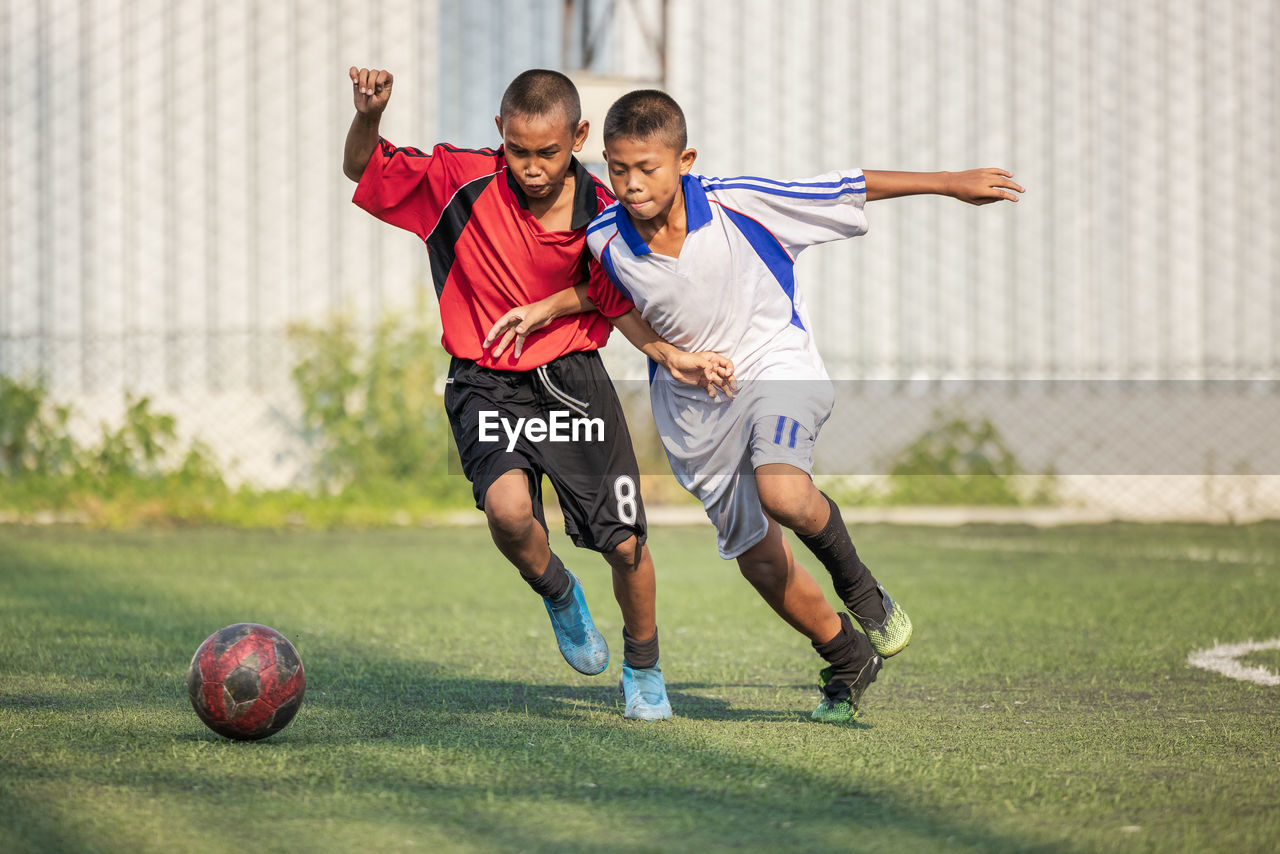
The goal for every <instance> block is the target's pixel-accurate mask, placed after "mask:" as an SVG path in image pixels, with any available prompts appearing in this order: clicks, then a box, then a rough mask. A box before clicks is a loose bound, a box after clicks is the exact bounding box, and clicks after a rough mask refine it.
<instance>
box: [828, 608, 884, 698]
mask: <svg viewBox="0 0 1280 854" xmlns="http://www.w3.org/2000/svg"><path fill="white" fill-rule="evenodd" d="M813 648H814V651H816V652H817V653H818V655H820V656H822V658H823V660H824V661H826V662H827V664H830V665H831V678H830V679H828V680H827V684H826V685H823V686H822V692H823V693H824V694H825V695H826V696H827V697H828V698H830V699H832V700H843V699H844V698H846V697H848V696H849V694H850V693H851V688H850V686H851V685H853V683H854V682H855V681H856V680H857V678H858V674H859V673H861V672H862V668H863V666H864V665H865V664H866V663H867V659H869V658H870V657H871V656H872V655H874V654H875V650H873V649H872V648H871V641H869V640H867V636H866V635H864V634H863V633H862V632H860V631H858V630H857V629H855V628H854V627H853V621H852V620H850V619H849V615H848V614H841V615H840V631H839V632H837V633H836V636H835V637H833V638H832V639H831V640H829V641H827V642H826V643H814V645H813Z"/></svg>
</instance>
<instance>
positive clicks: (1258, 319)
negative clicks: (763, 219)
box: [0, 0, 1280, 518]
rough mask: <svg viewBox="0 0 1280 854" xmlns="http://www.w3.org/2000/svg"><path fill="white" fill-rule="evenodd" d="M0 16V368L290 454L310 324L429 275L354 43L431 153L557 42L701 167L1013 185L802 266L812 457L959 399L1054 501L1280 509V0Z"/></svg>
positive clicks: (888, 449)
mask: <svg viewBox="0 0 1280 854" xmlns="http://www.w3.org/2000/svg"><path fill="white" fill-rule="evenodd" d="M0 34H3V35H2V36H0V38H2V39H3V41H2V45H3V54H2V55H0V68H2V69H3V83H2V84H0V98H2V99H3V100H2V101H0V164H2V171H0V176H2V177H0V374H4V375H7V376H10V377H15V378H21V379H39V380H42V381H43V382H44V383H46V384H47V385H48V387H49V388H50V390H51V391H52V393H53V395H54V397H55V398H57V399H59V400H63V401H68V402H72V403H74V405H75V407H76V411H77V413H78V417H79V422H80V425H81V427H85V426H86V425H93V424H96V423H97V422H98V421H101V420H110V419H112V418H116V417H119V414H120V413H121V411H122V409H123V406H124V393H125V392H128V393H130V394H133V395H135V396H138V395H147V396H150V397H151V399H152V400H153V401H154V402H155V405H156V407H157V408H158V409H163V410H165V411H168V412H172V413H173V414H175V415H176V416H177V419H178V423H179V425H180V427H181V429H182V430H183V431H184V432H185V433H188V434H189V435H192V436H199V437H201V438H202V439H203V440H204V441H205V442H207V443H209V445H210V446H211V447H212V448H213V449H214V451H215V452H216V453H217V454H218V455H219V457H220V458H221V459H222V460H223V462H224V463H225V464H226V465H227V467H228V469H229V470H230V471H231V473H232V474H233V476H235V477H236V478H238V479H242V480H245V481H248V482H251V483H254V484H258V485H263V486H274V485H281V484H288V483H293V482H298V481H300V480H305V477H306V466H307V459H306V450H305V446H304V445H302V443H301V441H300V439H299V436H298V430H297V426H296V409H297V405H296V401H295V400H294V396H293V393H292V386H291V384H290V378H289V370H290V367H291V364H292V355H291V353H290V348H289V339H288V336H287V329H288V327H289V325H290V324H291V323H295V322H298V321H311V322H322V321H323V320H324V319H325V318H326V317H328V316H330V315H331V314H333V313H334V312H344V313H346V314H347V315H348V316H350V317H352V318H354V320H355V322H356V323H357V324H360V325H363V326H364V327H372V326H373V325H374V324H375V323H376V322H377V320H378V319H379V318H380V317H381V316H383V315H384V314H386V313H388V312H396V311H402V310H404V308H405V307H406V306H409V305H412V304H413V302H414V300H415V299H424V298H425V299H433V298H434V296H433V291H432V288H431V286H430V279H429V275H428V268H427V258H426V253H425V250H424V248H423V247H422V246H421V245H420V244H419V242H418V241H416V240H415V239H414V238H413V237H411V236H410V235H408V234H407V233H401V232H396V231H394V230H392V229H390V228H388V227H386V226H384V225H382V224H380V223H378V222H376V221H374V220H373V219H372V218H371V217H369V216H367V215H366V214H364V213H363V212H361V211H360V210H358V209H357V208H355V207H354V206H353V205H351V204H350V197H351V193H352V190H353V185H352V184H350V182H348V181H347V180H346V179H345V178H344V177H343V175H342V173H341V151H342V142H343V138H344V135H345V132H346V129H347V126H348V124H349V122H350V118H351V115H352V112H353V111H352V105H351V95H350V86H349V81H348V80H347V68H348V67H349V66H350V65H353V64H355V65H363V66H370V67H385V68H389V69H391V70H393V71H394V73H395V75H396V87H395V96H394V98H393V100H392V102H391V106H390V108H389V110H388V112H387V114H386V116H385V118H384V121H383V132H384V134H385V135H386V136H387V137H388V138H390V139H392V140H393V141H395V142H397V143H398V144H402V145H416V146H421V147H426V146H429V145H430V144H431V143H433V142H435V141H437V140H448V141H450V142H453V143H456V144H459V145H463V146H484V145H496V144H497V142H498V140H497V138H496V131H495V129H494V126H493V115H494V113H495V112H496V108H497V103H498V100H499V98H500V96H501V93H502V90H503V88H504V87H505V85H506V83H507V82H508V81H509V80H510V78H511V77H512V76H514V75H515V74H516V73H518V72H519V71H521V70H523V69H525V68H529V67H552V68H559V69H562V70H565V71H567V72H569V73H571V74H572V75H574V76H575V78H576V79H578V80H579V82H580V83H581V85H582V88H583V91H584V95H585V96H586V98H585V100H586V103H587V108H588V115H587V117H588V118H589V119H592V120H593V121H596V122H597V123H598V122H599V121H600V120H601V119H602V118H603V109H604V107H606V106H607V104H608V102H609V99H610V98H611V97H612V95H614V94H616V93H618V92H621V91H625V90H626V89H628V88H632V87H635V86H659V87H662V88H665V89H667V90H668V91H670V92H671V93H672V94H673V95H674V96H675V97H676V98H677V99H678V100H679V101H680V102H681V104H682V105H683V106H684V108H685V110H686V112H687V114H688V118H689V124H690V139H691V145H694V146H695V147H697V148H698V150H699V158H698V165H697V167H696V168H697V169H698V171H701V172H704V173H706V174H712V175H727V174H741V173H750V174H760V175H768V176H775V177H803V176H806V175H812V174H817V173H820V172H824V171H828V170H830V169H835V168H843V167H847V166H863V167H866V168H888V169H908V170H933V169H943V168H950V169H961V168H969V167H974V166H985V165H998V166H1004V167H1007V168H1009V169H1011V170H1012V171H1013V172H1014V173H1015V175H1016V176H1017V179H1018V180H1019V181H1020V182H1021V183H1023V184H1024V185H1026V187H1027V188H1028V192H1027V194H1026V196H1025V198H1024V199H1023V201H1022V202H1021V203H1019V204H1018V205H1016V206H1015V205H1007V204H1006V205H998V206H993V207H989V208H983V209H974V208H970V207H968V206H964V205H961V204H958V203H956V202H953V201H950V200H939V199H926V198H912V199H904V200H897V201H893V202H884V203H878V204H875V205H873V206H872V209H871V211H870V221H871V231H870V233H869V235H868V236H867V237H865V238H862V239H859V240H856V241H847V242H844V243H841V244H836V245H831V246H826V247H821V248H818V249H814V250H811V251H810V252H808V253H807V254H806V255H805V256H804V257H802V258H801V259H800V262H799V271H798V276H799V281H800V282H801V287H802V288H803V289H804V291H805V293H806V295H807V298H808V300H809V306H810V310H811V313H812V316H813V318H814V320H815V323H816V325H817V327H818V329H817V334H818V336H819V342H820V344H821V346H822V350H823V352H824V354H825V356H826V358H827V362H828V366H829V368H830V370H831V373H832V375H833V376H834V377H837V378H838V379H839V380H841V381H842V385H841V393H840V404H839V406H838V407H837V412H836V415H835V416H834V418H833V426H829V427H828V428H827V431H826V432H825V433H824V437H823V441H822V446H823V454H824V457H823V460H822V465H823V468H824V469H825V470H827V471H829V472H832V473H837V474H852V475H859V476H874V475H876V474H877V473H878V469H879V467H881V466H883V460H884V459H885V457H886V455H887V454H890V453H892V452H893V450H894V449H895V448H898V447H901V446H902V445H903V444H905V443H907V442H909V441H911V440H912V439H914V438H915V437H917V436H918V435H919V434H920V433H921V432H922V431H924V430H925V429H927V428H928V426H929V425H930V423H931V419H933V418H934V412H935V410H937V409H939V408H941V409H943V410H945V411H948V412H963V413H966V414H968V415H971V416H975V417H985V418H990V419H991V420H992V422H993V423H994V424H995V425H996V426H997V427H998V428H999V430H1000V431H1001V433H1002V434H1003V435H1004V436H1005V437H1006V438H1007V439H1008V441H1009V443H1010V446H1011V447H1012V448H1013V449H1014V451H1015V452H1016V454H1017V456H1018V458H1019V460H1021V461H1022V463H1023V465H1024V467H1025V468H1027V469H1028V470H1031V471H1044V470H1048V469H1054V470H1056V471H1057V472H1058V473H1059V475H1062V476H1064V477H1063V479H1062V482H1063V495H1064V500H1066V501H1068V502H1069V503H1078V504H1085V505H1088V506H1092V507H1096V508H1101V509H1103V510H1105V511H1106V512H1108V513H1112V514H1115V515H1120V516H1139V517H1145V516H1208V517H1221V516H1223V515H1224V514H1225V515H1227V516H1231V517H1235V518H1244V517H1249V516H1256V515H1280V482H1278V481H1280V478H1278V477H1275V475H1278V474H1280V458H1278V457H1280V452H1278V451H1277V450H1276V449H1275V447H1273V446H1274V445H1276V444H1277V443H1276V442H1275V441H1274V439H1275V437H1276V435H1277V431H1276V430H1275V428H1274V426H1273V425H1274V424H1276V423H1277V421H1276V418H1277V417H1280V408H1278V407H1277V403H1276V401H1277V397H1278V395H1277V386H1276V380H1277V377H1280V238H1278V237H1277V233H1278V232H1280V213H1278V211H1280V186H1277V185H1278V183H1280V179H1278V178H1277V170H1276V168H1275V164H1274V161H1275V154H1276V152H1277V151H1280V138H1278V134H1277V129H1278V128H1280V113H1278V108H1280V82H1278V81H1280V61H1278V60H1277V56H1276V46H1277V45H1278V44H1280V7H1278V6H1277V4H1275V3H1274V2H1272V0H1122V2H1106V0H1053V2H1050V0H903V2H897V3H887V2H871V0H867V2H852V1H851V2H823V0H791V1H790V2H786V3H778V2H769V0H716V2H712V0H566V1H565V2H561V0H519V2H517V0H493V2H481V0H424V2H409V0H364V2H360V3H356V2H352V0H314V2H302V0H283V1H282V2H281V1H280V0H278V2H272V3H266V2H253V0H240V2H226V0H181V2H166V0H36V2H34V3H32V2H22V3H20V2H17V0H0ZM593 146H594V148H593ZM596 150H598V144H597V143H594V142H593V143H590V144H589V146H588V151H587V152H584V159H587V160H590V159H594V158H595V156H596V155H595V151H596ZM608 360H609V363H610V365H611V368H612V370H613V372H614V374H615V376H616V377H619V378H625V381H634V382H635V383H641V382H642V380H641V379H640V378H641V377H642V376H643V372H644V369H643V365H642V364H640V359H639V357H638V356H637V355H636V354H635V353H634V352H632V351H630V350H629V348H627V347H626V345H625V344H622V345H615V346H614V347H611V348H609V350H608ZM646 417H647V415H646V414H645V412H644V410H643V408H641V409H639V410H637V411H636V412H634V413H633V419H643V418H646ZM1133 475H1142V477H1134V476H1133Z"/></svg>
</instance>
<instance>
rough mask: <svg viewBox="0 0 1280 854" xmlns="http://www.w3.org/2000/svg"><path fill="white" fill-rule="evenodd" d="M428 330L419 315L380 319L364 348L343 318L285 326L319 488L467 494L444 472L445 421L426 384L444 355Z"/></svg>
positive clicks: (441, 367) (443, 364) (439, 371)
mask: <svg viewBox="0 0 1280 854" xmlns="http://www.w3.org/2000/svg"><path fill="white" fill-rule="evenodd" d="M437 335H438V332H437V330H436V328H435V327H434V325H433V324H431V323H429V322H427V321H426V320H425V318H424V316H423V312H422V311H418V312H415V313H413V314H411V315H409V316H408V317H407V318H406V317H401V316H391V317H388V318H387V319H385V320H383V321H382V322H381V323H379V324H378V326H377V328H376V329H375V330H374V331H373V333H372V334H371V335H368V336H367V338H368V340H367V343H366V344H365V346H363V347H362V346H361V342H360V336H359V335H358V334H357V332H356V330H355V329H354V327H353V325H352V323H351V322H350V320H349V319H347V318H342V317H339V318H336V319H335V320H334V321H332V322H331V323H329V324H328V325H325V326H322V327H317V326H310V325H299V326H295V327H293V329H292V330H291V331H290V337H291V339H292V341H293V343H294V346H295V348H296V349H297V351H298V354H299V359H298V362H297V364H296V366H295V367H294V369H293V380H294V386H295V388H296V389H297V392H298V395H299V398H300V399H301V401H302V413H303V414H302V420H303V433H304V436H305V437H306V439H307V441H308V443H309V444H310V445H311V447H312V448H313V450H314V451H315V452H316V459H315V469H314V476H315V482H316V485H317V487H319V489H320V490H321V491H322V492H324V493H326V494H330V495H334V494H340V493H354V494H357V495H363V496H367V497H369V498H378V497H382V498H385V499H388V500H392V501H398V500H401V499H404V498H408V497H411V496H417V497H422V498H429V499H435V500H439V501H448V502H452V503H456V502H457V501H458V500H459V498H460V497H465V496H466V495H468V494H469V489H468V488H467V484H466V482H465V479H463V478H462V477H460V476H458V475H451V474H450V472H449V468H450V466H449V460H450V453H451V450H450V448H451V445H450V442H451V440H450V432H449V423H448V419H447V418H446V416H445V412H444V403H443V401H442V399H441V397H440V395H439V394H437V392H436V388H435V386H436V382H437V380H438V379H439V378H440V377H442V376H443V375H444V373H445V371H446V369H447V359H448V356H447V355H446V354H445V353H444V351H443V350H442V349H441V347H440V345H439V343H438V340H437Z"/></svg>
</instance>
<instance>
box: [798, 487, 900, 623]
mask: <svg viewBox="0 0 1280 854" xmlns="http://www.w3.org/2000/svg"><path fill="white" fill-rule="evenodd" d="M822 497H823V498H825V499H827V505H828V506H829V507H830V508H831V518H829V519H828V520H827V525H826V527H825V528H823V529H822V530H821V531H819V532H818V533H816V534H808V535H805V534H797V535H796V536H798V537H799V538H800V542H802V543H804V545H805V548H807V549H808V550H809V551H811V552H813V554H814V556H815V557H816V558H817V559H818V560H820V561H821V562H822V565H823V566H825V567H826V568H827V572H829V573H831V581H832V583H833V584H834V585H835V588H836V595H837V596H839V597H840V601H841V602H843V603H844V606H845V607H846V608H848V609H849V610H850V611H852V612H853V614H854V615H855V616H857V617H860V618H862V619H864V620H874V621H875V622H877V623H881V622H884V619H885V617H887V616H888V614H886V613H885V610H884V603H883V602H881V601H880V590H879V585H878V584H877V582H876V579H875V576H873V575H872V574H871V570H869V569H867V567H866V564H864V563H863V562H862V561H861V560H860V559H859V558H858V550H857V549H855V548H854V547H853V540H851V539H850V538H849V529H848V528H846V527H845V526H844V519H843V518H842V517H841V516H840V508H839V507H837V506H836V503H835V502H834V501H832V500H831V496H829V495H827V494H826V493H825V492H824V493H822Z"/></svg>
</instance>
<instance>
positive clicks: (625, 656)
mask: <svg viewBox="0 0 1280 854" xmlns="http://www.w3.org/2000/svg"><path fill="white" fill-rule="evenodd" d="M622 660H623V661H625V662H626V663H627V664H628V665H630V666H631V668H632V669H633V670H644V669H645V668H648V667H653V666H654V665H655V664H657V663H658V631H657V629H655V630H654V632H653V637H651V638H649V640H647V641H638V640H636V639H635V638H633V637H632V636H631V635H629V634H627V629H626V627H625V626H624V627H623V629H622Z"/></svg>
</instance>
